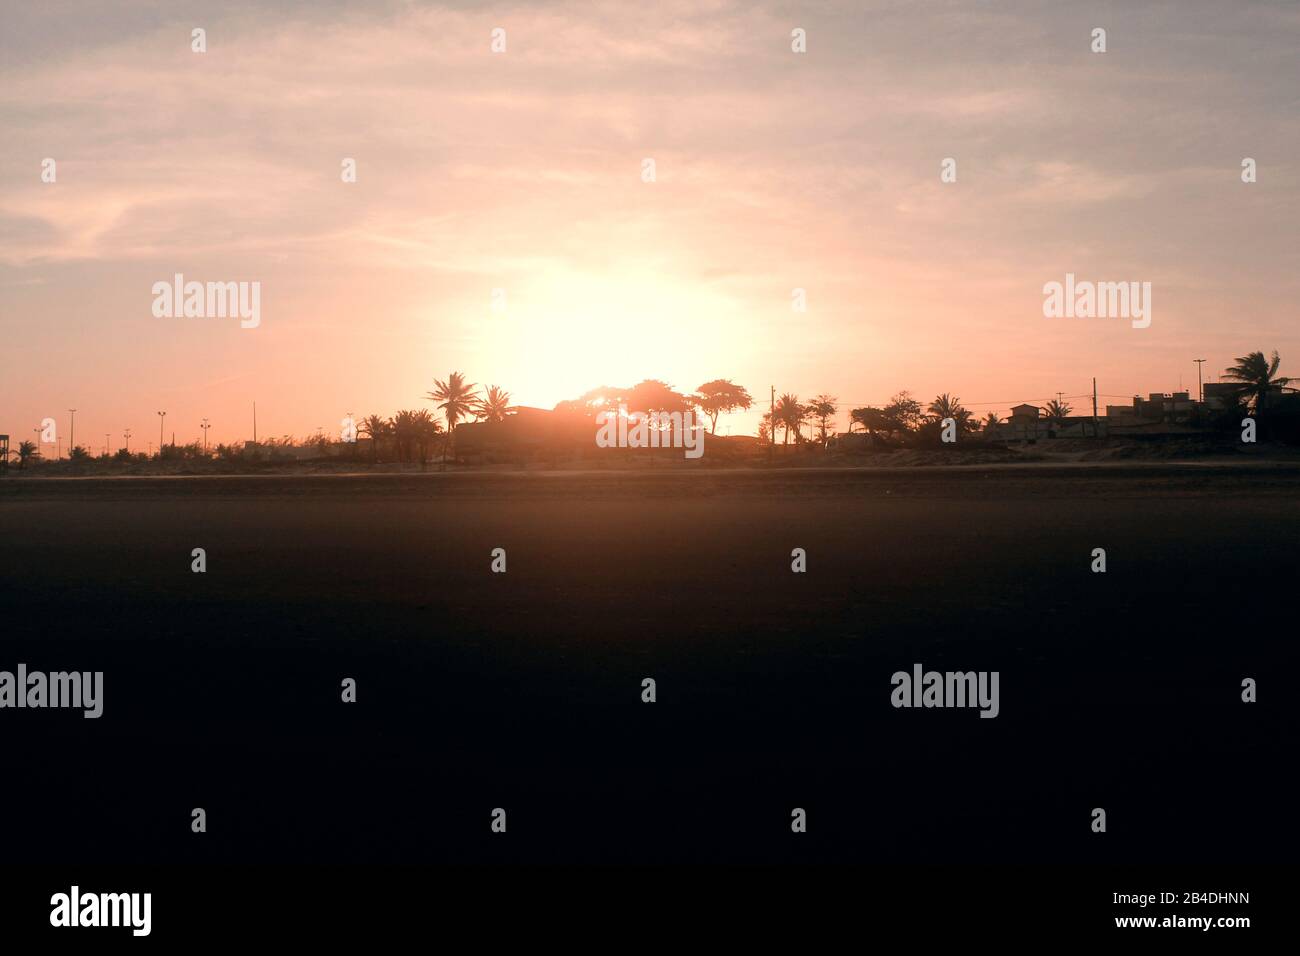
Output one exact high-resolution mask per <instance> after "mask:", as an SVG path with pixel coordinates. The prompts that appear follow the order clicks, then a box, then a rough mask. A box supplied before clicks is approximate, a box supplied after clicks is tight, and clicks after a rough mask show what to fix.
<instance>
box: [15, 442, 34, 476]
mask: <svg viewBox="0 0 1300 956" xmlns="http://www.w3.org/2000/svg"><path fill="white" fill-rule="evenodd" d="M35 456H36V442H34V441H24V442H19V443H18V470H19V471H21V470H22V469H24V468H26V467H27V459H29V458H33V457H35Z"/></svg>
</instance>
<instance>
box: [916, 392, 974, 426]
mask: <svg viewBox="0 0 1300 956" xmlns="http://www.w3.org/2000/svg"><path fill="white" fill-rule="evenodd" d="M926 411H928V412H929V413H930V414H931V415H933V416H934V418H935V420H936V421H939V422H942V421H943V420H944V419H945V418H951V419H952V420H953V421H954V422H956V423H957V429H958V430H959V431H963V432H967V431H970V429H971V421H970V410H969V409H967V408H965V407H964V406H963V405H962V403H961V399H960V398H958V397H957V396H955V395H949V394H948V393H947V392H944V393H943V394H942V395H937V396H935V399H934V401H932V402H931V403H930V407H929V408H927V409H926Z"/></svg>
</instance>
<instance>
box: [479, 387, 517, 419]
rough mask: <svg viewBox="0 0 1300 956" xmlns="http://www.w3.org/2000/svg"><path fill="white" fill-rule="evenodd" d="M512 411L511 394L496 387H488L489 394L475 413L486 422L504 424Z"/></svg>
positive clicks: (481, 401)
mask: <svg viewBox="0 0 1300 956" xmlns="http://www.w3.org/2000/svg"><path fill="white" fill-rule="evenodd" d="M512 410H513V408H512V406H511V404H510V393H509V392H507V391H506V390H505V389H504V388H498V387H497V386H496V385H490V386H488V390H487V394H486V395H484V396H483V397H482V398H480V399H479V400H478V403H477V404H476V405H475V407H474V413H475V414H476V415H478V417H479V418H481V419H483V421H485V422H503V421H505V419H506V412H509V411H512Z"/></svg>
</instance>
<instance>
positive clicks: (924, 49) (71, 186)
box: [0, 0, 1300, 454]
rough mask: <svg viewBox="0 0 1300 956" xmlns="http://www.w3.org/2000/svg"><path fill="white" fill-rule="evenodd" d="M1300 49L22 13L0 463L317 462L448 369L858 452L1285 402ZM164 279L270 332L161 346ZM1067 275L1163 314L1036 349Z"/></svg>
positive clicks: (237, 332) (11, 93)
mask: <svg viewBox="0 0 1300 956" xmlns="http://www.w3.org/2000/svg"><path fill="white" fill-rule="evenodd" d="M195 28H202V29H203V30H204V31H205V33H206V52H202V53H196V52H194V51H193V50H192V30H193V29H195ZM1095 28H1102V29H1104V30H1105V31H1106V51H1105V52H1104V53H1097V52H1093V50H1092V47H1093V45H1094V39H1093V30H1094V29H1095ZM496 29H502V30H504V31H505V34H504V38H505V49H504V51H503V52H494V51H493V49H492V46H493V31H494V30H496ZM796 29H798V30H803V31H804V36H805V37H806V52H802V53H798V52H795V51H794V50H793V49H792V44H793V43H794V41H793V40H792V31H794V30H796ZM498 45H499V43H498ZM1298 48H1300V5H1298V4H1294V3H1282V2H1278V3H1251V2H1240V3H1232V4H1224V3H1220V2H1197V0H1183V2H1170V3H1159V2H1152V3H1143V4H1131V3H1128V2H1114V3H1086V2H1080V3H1070V4H1057V3H1029V2H1023V3H1021V2H1006V3H977V2H970V0H961V2H952V3H926V2H881V3H872V2H861V0H857V2H844V3H839V2H821V3H804V4H796V3H789V4H785V3H781V4H773V3H764V2H756V3H748V2H734V3H732V2H710V0H702V2H689V3H686V2H677V0H663V2H659V0H657V2H655V3H651V4H640V3H601V2H589V0H584V2H565V0H559V2H545V3H535V4H521V3H501V4H497V3H473V4H454V5H443V4H422V3H386V2H382V0H380V2H367V3H356V4H348V3H331V2H313V3H302V4H298V3H260V4H254V3H240V2H233V3H222V4H214V3H210V2H208V3H191V2H187V0H178V2H173V0H155V2H130V0H127V2H116V3H98V2H84V3H73V2H56V0H49V2H44V3H40V4H18V3H6V4H4V5H3V8H2V12H0V129H2V130H3V136H0V337H2V340H3V349H4V361H3V365H2V366H0V432H8V433H9V434H10V435H11V441H12V442H13V443H15V444H16V443H17V441H19V440H21V439H23V438H32V437H34V436H33V435H32V432H33V430H34V429H35V428H36V427H37V426H38V425H39V424H40V422H41V420H42V419H44V418H47V417H52V418H54V419H55V420H56V421H57V423H58V433H59V436H60V438H61V440H63V446H64V450H65V452H66V447H67V446H66V439H65V436H66V435H67V434H68V425H69V424H70V417H71V416H70V414H69V411H68V410H69V409H72V408H75V409H77V413H76V440H77V443H78V444H85V445H88V446H90V447H92V448H93V449H94V450H96V451H99V450H101V449H102V448H103V446H104V444H105V441H106V439H105V436H106V435H107V436H108V437H107V443H108V445H109V447H110V448H113V449H115V448H118V447H121V444H122V435H123V431H124V429H126V428H130V429H131V430H132V436H133V437H132V439H131V442H132V447H133V449H135V448H137V447H138V448H140V450H144V449H145V446H146V445H147V444H148V443H149V442H152V443H153V444H154V445H155V446H156V444H157V441H158V435H159V416H158V415H157V412H158V411H166V412H167V418H166V423H165V437H166V439H167V440H169V441H170V440H171V439H172V434H173V433H174V435H175V440H176V441H177V442H188V441H195V440H200V436H201V431H200V427H199V425H200V422H201V420H202V419H204V418H207V419H208V420H209V421H210V422H211V425H212V428H211V431H210V433H209V440H210V441H211V442H214V443H215V442H218V441H243V440H245V439H248V438H251V437H252V408H253V403H254V402H256V403H257V413H258V430H259V435H260V436H261V437H266V436H268V435H276V436H279V435H285V434H291V435H296V436H299V437H301V436H306V435H309V434H312V433H314V432H316V431H317V429H321V430H323V431H325V432H327V433H328V432H334V433H337V431H338V429H339V422H340V420H341V419H342V418H343V416H345V415H346V414H348V413H352V414H354V415H355V416H358V417H359V416H363V415H369V414H372V413H379V414H384V415H391V414H392V413H393V412H394V411H396V410H397V409H399V408H420V407H430V408H431V407H432V406H431V404H430V403H429V402H427V401H426V400H424V398H423V396H424V395H425V394H426V393H427V392H428V391H429V390H430V388H431V387H432V384H433V380H434V379H435V378H442V379H445V378H446V377H447V374H448V373H449V372H451V371H453V370H457V371H462V372H464V373H465V374H466V376H467V378H468V379H469V381H471V382H475V383H479V384H482V385H487V384H494V385H500V386H502V387H504V388H505V389H507V390H509V391H510V392H511V394H512V397H513V400H514V401H515V402H516V403H518V404H521V405H530V406H539V407H545V408H549V407H552V406H553V405H554V404H555V403H556V402H558V401H560V400H563V399H567V398H573V397H576V396H577V395H579V394H581V393H582V392H585V391H587V390H588V389H591V388H594V387H596V386H599V385H614V386H629V385H632V384H634V383H635V382H637V381H639V380H641V379H645V378H658V379H662V380H664V381H666V382H668V383H670V384H672V385H674V386H676V387H678V388H679V389H681V390H684V391H690V390H693V389H694V388H696V387H697V386H698V385H700V384H701V383H703V382H706V381H709V380H711V379H716V378H730V379H732V380H734V381H736V382H738V383H740V384H742V385H744V386H746V387H747V388H748V389H749V391H750V392H751V393H752V394H753V396H754V398H755V400H756V402H759V403H761V404H763V405H766V403H767V400H768V396H769V387H775V389H776V392H777V394H778V395H780V394H781V393H784V392H790V393H793V394H796V395H798V396H800V397H801V398H803V399H805V400H806V399H809V398H811V397H812V396H813V395H815V394H818V393H828V394H830V395H833V396H836V397H837V398H838V399H839V400H840V403H841V406H842V408H843V412H842V414H841V415H840V417H839V425H840V427H841V428H843V427H845V425H846V423H847V412H848V409H850V408H853V407H859V406H862V405H866V404H883V403H884V402H885V401H887V400H888V398H889V397H890V396H891V395H893V394H894V393H895V392H897V391H899V390H900V389H909V390H911V391H912V392H913V394H914V395H915V396H916V397H918V398H920V399H922V400H923V402H928V401H929V400H930V399H931V398H932V397H934V396H935V395H937V394H938V393H940V392H947V393H950V394H955V395H957V396H959V397H960V398H961V399H962V400H963V401H964V402H965V403H966V404H967V405H968V407H971V408H972V409H973V410H974V411H975V412H976V414H977V415H978V416H982V415H983V414H984V413H985V412H986V411H989V410H995V411H998V412H1000V413H1002V414H1004V415H1005V413H1006V411H1007V410H1008V409H1009V408H1010V406H1011V405H1012V404H1016V403H1018V402H1021V401H1031V402H1034V403H1042V402H1045V401H1046V400H1047V399H1048V398H1051V397H1055V395H1056V394H1057V393H1058V392H1061V393H1064V394H1065V395H1066V396H1085V395H1088V394H1089V393H1090V392H1091V390H1092V379H1093V377H1094V376H1095V377H1096V378H1097V383H1098V391H1099V392H1100V394H1101V396H1102V397H1101V399H1100V402H1101V404H1103V405H1104V404H1106V403H1112V404H1119V403H1122V402H1124V401H1126V399H1125V398H1124V397H1123V396H1131V395H1133V394H1135V393H1142V394H1146V393H1148V392H1159V391H1165V392H1168V391H1174V390H1177V389H1178V388H1179V387H1180V386H1181V387H1182V388H1184V389H1190V390H1192V391H1195V388H1196V375H1197V368H1196V365H1195V364H1194V363H1193V359H1196V358H1205V359H1207V362H1206V364H1205V370H1206V376H1205V378H1206V381H1213V380H1215V379H1216V377H1217V376H1218V374H1219V373H1220V372H1221V371H1222V369H1223V368H1224V367H1226V366H1227V365H1230V364H1232V361H1233V359H1234V358H1235V357H1236V356H1238V355H1244V354H1245V353H1247V352H1249V351H1255V350H1263V351H1265V352H1271V351H1272V350H1273V349H1277V350H1279V351H1280V352H1281V354H1282V358H1283V365H1282V373H1283V374H1287V373H1288V372H1289V373H1291V374H1293V375H1295V374H1300V313H1298V311H1297V307H1296V303H1297V301H1300V241H1298V238H1297V237H1298V236H1300V227H1298V226H1297V223H1298V222H1300V161H1298V160H1297V157H1298V156H1300V150H1298V147H1300V122H1298V120H1300V109H1298V107H1300V102H1298V100H1300V61H1297V58H1296V52H1295V51H1296V50H1297V49H1298ZM349 158H350V159H353V160H355V164H356V181H355V182H345V181H344V177H343V175H342V168H343V162H344V160H345V159H349ZM949 158H951V159H953V160H955V164H956V165H955V169H956V181H953V182H944V181H942V177H941V172H942V164H943V162H944V160H945V159H949ZM1245 158H1251V159H1253V160H1255V164H1256V177H1257V179H1256V181H1255V182H1252V183H1244V182H1243V181H1242V162H1243V159H1245ZM46 159H53V160H54V161H55V167H54V171H55V176H54V181H53V182H46V181H43V173H44V172H45V170H46V165H45V164H44V161H45V160H46ZM646 160H653V162H654V179H653V181H646V175H645V170H646V163H645V161H646ZM177 273H180V274H182V275H183V276H184V277H185V279H186V280H187V281H199V282H209V281H211V282H257V283H259V288H260V316H259V323H258V324H257V326H256V327H255V328H242V327H241V323H240V321H239V320H238V319H237V318H229V317H227V318H219V317H202V318H201V317H185V316H183V315H182V316H179V317H171V316H166V315H164V316H162V317H159V316H157V315H155V314H154V312H155V310H154V308H153V307H154V304H155V295H154V292H153V288H154V284H155V283H157V282H166V283H170V282H172V280H173V276H174V275H175V274H177ZM1066 273H1074V274H1075V275H1076V276H1077V277H1078V279H1079V280H1091V281H1126V282H1127V281H1136V282H1149V283H1151V290H1152V292H1151V300H1152V301H1151V319H1152V321H1151V324H1150V325H1149V327H1146V328H1135V327H1134V326H1133V324H1132V323H1131V322H1130V321H1128V320H1127V319H1124V318H1081V317H1069V318H1048V317H1045V316H1044V314H1043V303H1044V291H1043V289H1044V285H1045V284H1046V283H1049V282H1053V281H1056V282H1063V281H1064V279H1065V275H1066ZM797 289H798V290H803V296H804V302H805V304H806V308H805V310H803V311H799V310H798V309H797V308H795V304H796V293H795V292H794V290H797ZM1090 402H1091V400H1090V398H1082V397H1080V398H1076V399H1075V400H1073V401H1072V404H1073V405H1074V406H1075V407H1076V408H1082V407H1083V406H1085V405H1090ZM757 415H758V412H757V410H755V411H754V412H752V413H750V414H748V415H736V416H731V417H730V418H724V419H723V421H722V422H721V423H720V426H719V431H720V432H726V431H728V430H730V431H731V432H732V433H749V434H752V433H753V431H754V429H755V427H756V425H757ZM45 451H46V454H49V453H50V452H51V451H52V449H46V450H45Z"/></svg>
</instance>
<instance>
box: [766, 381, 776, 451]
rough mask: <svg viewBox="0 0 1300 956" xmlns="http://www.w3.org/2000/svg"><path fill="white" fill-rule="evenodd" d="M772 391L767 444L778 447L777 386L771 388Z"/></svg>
mask: <svg viewBox="0 0 1300 956" xmlns="http://www.w3.org/2000/svg"><path fill="white" fill-rule="evenodd" d="M769 387H770V388H771V389H772V401H771V411H770V412H769V413H768V416H767V443H768V444H769V445H770V446H771V447H773V448H775V447H776V386H775V385H772V386H769Z"/></svg>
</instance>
